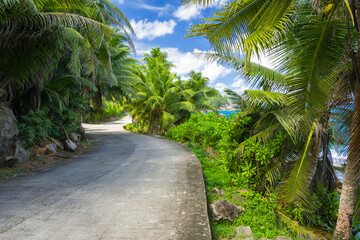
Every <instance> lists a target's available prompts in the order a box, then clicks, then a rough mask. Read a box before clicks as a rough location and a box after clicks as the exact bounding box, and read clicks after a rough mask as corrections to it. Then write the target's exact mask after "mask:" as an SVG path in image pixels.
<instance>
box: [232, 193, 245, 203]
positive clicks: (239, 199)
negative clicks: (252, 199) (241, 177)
mask: <svg viewBox="0 0 360 240" xmlns="http://www.w3.org/2000/svg"><path fill="white" fill-rule="evenodd" d="M231 198H232V199H233V200H235V201H237V202H239V203H241V204H247V203H248V202H247V201H246V198H244V197H241V196H239V195H236V194H233V195H232V197H231Z"/></svg>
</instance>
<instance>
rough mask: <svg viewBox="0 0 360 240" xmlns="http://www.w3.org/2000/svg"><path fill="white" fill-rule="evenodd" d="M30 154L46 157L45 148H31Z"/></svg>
mask: <svg viewBox="0 0 360 240" xmlns="http://www.w3.org/2000/svg"><path fill="white" fill-rule="evenodd" d="M30 153H31V154H34V155H46V147H32V148H30Z"/></svg>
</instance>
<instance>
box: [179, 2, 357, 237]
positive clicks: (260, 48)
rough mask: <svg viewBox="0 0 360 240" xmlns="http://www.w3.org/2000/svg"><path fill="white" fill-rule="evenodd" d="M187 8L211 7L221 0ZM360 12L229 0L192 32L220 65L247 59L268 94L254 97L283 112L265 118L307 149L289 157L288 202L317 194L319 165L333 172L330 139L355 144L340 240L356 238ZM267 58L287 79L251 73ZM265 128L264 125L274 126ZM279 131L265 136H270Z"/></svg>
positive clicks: (343, 5)
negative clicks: (259, 60)
mask: <svg viewBox="0 0 360 240" xmlns="http://www.w3.org/2000/svg"><path fill="white" fill-rule="evenodd" d="M185 2H186V3H198V4H203V5H208V4H211V3H213V2H214V1H209V0H189V1H185ZM358 7H359V6H358V4H357V2H356V1H347V0H344V1H317V0H312V1H295V0H289V1H277V0H266V1H257V0H249V1H228V2H227V3H226V4H225V5H223V7H222V9H221V10H220V11H217V12H214V14H213V16H212V17H210V18H207V19H204V20H203V23H201V24H199V25H194V26H192V28H191V29H190V33H189V35H188V36H204V37H206V38H207V39H208V40H209V42H210V45H211V47H212V48H213V50H214V51H215V53H216V55H217V56H215V58H217V59H218V60H220V61H229V62H233V60H234V57H236V55H238V56H239V57H243V56H244V61H243V63H244V64H243V65H244V66H243V68H242V70H241V72H242V74H245V75H250V76H251V77H250V79H251V81H252V82H254V84H255V85H257V86H259V87H261V89H260V90H264V91H261V92H252V93H250V92H249V93H248V94H247V97H249V94H252V97H253V98H254V99H256V100H257V101H258V102H259V103H260V105H261V104H264V105H269V104H270V105H274V103H275V105H276V106H275V107H276V108H277V109H278V111H277V110H276V109H275V110H272V111H270V112H268V113H266V114H265V115H264V120H265V118H268V119H269V117H270V120H271V118H273V120H271V121H275V124H277V125H278V126H280V125H281V127H282V128H283V129H285V130H286V132H287V134H288V135H289V137H291V138H292V139H293V143H294V144H296V145H297V144H299V143H300V145H299V148H298V153H297V154H295V155H292V154H287V155H286V156H288V157H290V158H293V159H290V161H291V160H295V161H294V167H293V170H292V171H291V173H290V174H289V175H288V176H287V177H285V178H284V180H283V184H282V186H283V189H284V191H280V192H281V193H282V195H283V196H285V198H284V201H286V202H293V201H301V202H305V201H306V200H308V199H309V194H308V193H309V191H306V190H307V189H311V188H310V186H311V183H312V179H313V177H314V176H315V175H316V171H317V167H314V166H317V165H318V163H320V162H321V161H323V164H322V165H323V166H326V164H325V162H326V161H327V159H326V158H327V156H328V155H329V151H328V145H329V139H330V138H331V137H334V136H335V134H331V133H334V132H337V133H338V134H337V137H340V139H341V140H342V142H344V141H346V137H347V138H348V139H349V140H348V141H349V148H348V157H347V166H346V172H345V180H344V184H343V190H342V194H341V199H340V207H339V215H338V219H337V224H336V229H335V233H334V235H333V239H350V237H351V232H352V222H353V218H354V215H355V203H356V199H357V192H358V183H359V174H358V173H359V170H360V161H359V154H358V148H357V147H355V146H357V145H358V143H359V136H360V135H359V134H360V131H359V129H358V126H359V123H358V122H359V119H360V118H359V112H358V111H359V106H358V105H359V103H360V101H359V100H360V99H359V92H358V91H359V81H358V72H359V65H358V63H357V62H358V61H359V57H358V52H359V49H358V47H357V46H358V39H359V33H358V19H359V17H360V16H359V15H358V14H359V11H358V10H359V9H358ZM264 52H266V54H268V55H272V56H273V59H274V65H275V70H276V71H277V72H278V73H281V74H283V75H285V76H284V78H278V75H277V74H275V75H272V73H270V72H268V75H267V78H266V79H264V78H263V77H262V76H263V75H261V74H259V75H257V74H256V73H255V75H254V73H251V72H252V70H251V66H250V65H251V59H252V57H253V56H254V55H259V54H261V53H264ZM210 58H213V59H214V56H210ZM263 73H264V72H263ZM268 77H270V79H272V80H271V81H268V79H269V78H268ZM279 80H284V81H279ZM270 91H272V92H270ZM279 107H280V108H279ZM279 110H280V111H279ZM262 122H263V124H259V127H261V126H262V127H263V128H264V127H265V126H266V123H269V121H262ZM276 122H277V123H276ZM273 123H274V122H273ZM273 126H274V125H273ZM274 127H275V126H274ZM331 129H332V131H331ZM270 130H272V131H271V132H270ZM274 130H275V129H274V128H273V129H268V130H265V132H263V133H262V134H261V135H262V137H264V135H267V136H268V137H269V136H271V133H272V132H274ZM265 133H266V134H265ZM344 136H346V137H345V138H344ZM259 137H260V136H259ZM321 156H322V157H321ZM321 158H322V160H321ZM288 161H289V160H288ZM308 202H309V201H308Z"/></svg>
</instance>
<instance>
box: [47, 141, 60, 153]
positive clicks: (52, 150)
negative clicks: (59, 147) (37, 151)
mask: <svg viewBox="0 0 360 240" xmlns="http://www.w3.org/2000/svg"><path fill="white" fill-rule="evenodd" d="M45 148H46V150H45V154H46V155H55V154H56V153H57V151H56V144H55V143H53V144H48V145H46V147H45Z"/></svg>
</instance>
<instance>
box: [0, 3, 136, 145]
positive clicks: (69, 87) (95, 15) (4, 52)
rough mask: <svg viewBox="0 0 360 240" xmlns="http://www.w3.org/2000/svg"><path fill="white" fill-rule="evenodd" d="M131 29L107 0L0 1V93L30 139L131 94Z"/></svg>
mask: <svg viewBox="0 0 360 240" xmlns="http://www.w3.org/2000/svg"><path fill="white" fill-rule="evenodd" d="M128 31H130V33H134V32H133V29H132V27H131V25H130V23H129V21H128V20H127V18H126V17H125V15H124V14H123V13H122V12H121V11H120V10H119V9H118V8H117V7H116V6H115V5H114V4H113V3H111V2H110V1H108V0H94V1H82V0H80V1H78V0H76V1H73V0H63V1H62V0H61V1H37V0H35V1H17V0H14V1H6V0H5V1H4V0H3V1H0V36H1V37H0V98H1V102H5V103H7V105H8V106H10V107H11V108H12V110H13V112H14V113H15V115H16V117H17V118H18V120H19V127H20V132H21V133H22V134H21V136H22V138H23V140H24V141H25V142H26V145H33V144H38V143H39V142H41V141H43V140H46V139H49V138H50V137H54V138H63V137H64V131H65V132H68V133H69V132H72V131H75V130H77V129H78V128H79V127H80V122H81V119H82V117H83V116H84V115H85V114H88V113H91V114H99V112H102V107H103V106H102V99H103V98H105V99H106V98H107V99H109V100H112V99H114V98H115V97H116V98H117V99H119V100H121V99H122V98H123V97H127V96H128V95H129V94H130V93H131V90H132V89H131V87H130V85H129V84H128V82H130V81H132V78H133V76H132V73H131V70H130V66H131V65H132V64H134V63H135V62H136V61H135V60H134V59H133V58H131V57H130V53H131V51H133V50H134V48H133V43H132V40H131V39H130V37H129V34H128ZM55 123H56V125H55ZM74 125H77V126H74Z"/></svg>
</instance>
